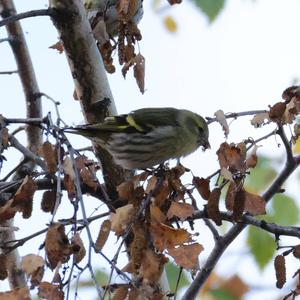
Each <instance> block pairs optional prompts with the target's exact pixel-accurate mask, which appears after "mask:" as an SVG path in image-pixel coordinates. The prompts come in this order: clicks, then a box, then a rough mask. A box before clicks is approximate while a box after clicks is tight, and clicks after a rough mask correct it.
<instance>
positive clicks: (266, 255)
mask: <svg viewBox="0 0 300 300" xmlns="http://www.w3.org/2000/svg"><path fill="white" fill-rule="evenodd" d="M247 243H248V245H249V247H250V250H251V253H252V255H253V256H254V259H255V261H256V263H257V265H258V266H259V268H260V269H261V270H263V269H264V267H265V266H266V265H267V264H268V263H269V262H270V260H271V259H272V257H273V255H274V253H275V250H276V245H275V241H274V238H273V237H272V236H271V235H270V234H269V233H267V232H266V231H263V230H262V229H259V228H256V227H250V228H249V231H248V238H247Z"/></svg>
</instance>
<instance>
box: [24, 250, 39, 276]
mask: <svg viewBox="0 0 300 300" xmlns="http://www.w3.org/2000/svg"><path fill="white" fill-rule="evenodd" d="M44 265H45V261H44V259H43V258H42V257H41V256H39V255H36V254H28V255H25V256H24V257H23V258H22V261H21V267H22V269H23V271H24V272H25V273H26V274H27V275H32V274H33V273H34V272H35V271H36V270H37V269H39V268H42V267H44Z"/></svg>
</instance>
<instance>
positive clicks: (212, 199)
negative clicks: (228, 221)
mask: <svg viewBox="0 0 300 300" xmlns="http://www.w3.org/2000/svg"><path fill="white" fill-rule="evenodd" d="M220 196H221V189H220V188H214V189H213V190H212V192H211V193H210V196H209V199H208V203H207V214H208V217H209V218H211V219H212V220H213V221H214V222H215V223H216V224H217V225H218V226H221V225H222V217H221V214H220V210H219V200H220Z"/></svg>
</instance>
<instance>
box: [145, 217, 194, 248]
mask: <svg viewBox="0 0 300 300" xmlns="http://www.w3.org/2000/svg"><path fill="white" fill-rule="evenodd" d="M150 232H151V235H152V238H153V244H154V246H155V247H156V248H157V249H158V250H160V251H164V250H165V249H169V248H174V247H175V246H177V245H182V244H184V243H188V242H191V241H192V238H191V234H190V233H189V232H187V231H186V230H185V229H175V228H173V227H170V226H167V225H165V224H162V223H157V222H151V227H150Z"/></svg>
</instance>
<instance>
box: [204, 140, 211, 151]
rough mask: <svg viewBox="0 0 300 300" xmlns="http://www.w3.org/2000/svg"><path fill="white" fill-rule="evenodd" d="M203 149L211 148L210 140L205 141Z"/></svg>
mask: <svg viewBox="0 0 300 300" xmlns="http://www.w3.org/2000/svg"><path fill="white" fill-rule="evenodd" d="M203 149H204V150H206V149H210V144H209V141H205V143H204V144H203Z"/></svg>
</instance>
